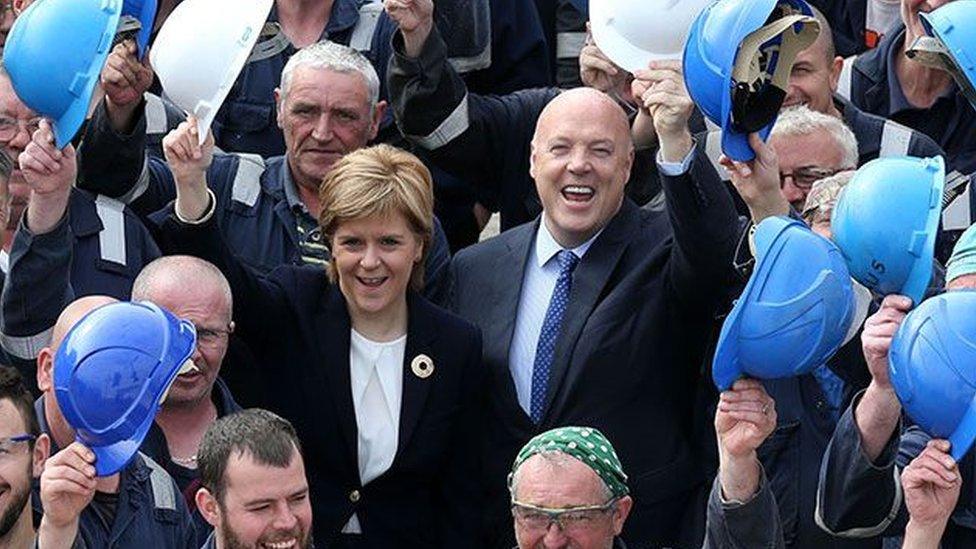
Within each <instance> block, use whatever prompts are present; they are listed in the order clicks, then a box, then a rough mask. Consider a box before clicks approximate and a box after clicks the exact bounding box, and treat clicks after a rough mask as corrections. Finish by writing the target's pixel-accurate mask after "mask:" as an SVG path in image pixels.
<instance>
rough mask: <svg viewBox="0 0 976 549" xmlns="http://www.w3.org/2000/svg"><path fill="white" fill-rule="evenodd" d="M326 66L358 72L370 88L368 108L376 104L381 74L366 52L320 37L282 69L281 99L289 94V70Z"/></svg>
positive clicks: (371, 108) (372, 107) (368, 88)
mask: <svg viewBox="0 0 976 549" xmlns="http://www.w3.org/2000/svg"><path fill="white" fill-rule="evenodd" d="M299 67H307V68H311V69H326V70H330V71H334V72H339V73H344V74H350V73H352V74H359V75H360V76H362V77H363V80H365V81H366V88H367V91H368V92H369V112H370V113H372V112H373V109H375V108H376V103H378V102H379V100H380V77H379V76H378V75H377V74H376V69H375V68H373V64H372V63H370V62H369V59H367V58H366V56H365V55H363V54H361V53H359V52H358V51H356V50H354V49H353V48H350V47H349V46H343V45H342V44H337V43H335V42H331V41H329V40H322V41H321V42H316V43H315V44H312V45H310V46H306V47H304V48H302V49H300V50H298V52H297V53H296V54H295V55H292V56H291V58H290V59H289V60H288V63H286V64H285V68H284V69H283V70H282V71H281V103H284V102H285V99H286V98H287V97H288V90H289V88H290V86H291V73H292V72H293V71H294V70H295V69H297V68H299Z"/></svg>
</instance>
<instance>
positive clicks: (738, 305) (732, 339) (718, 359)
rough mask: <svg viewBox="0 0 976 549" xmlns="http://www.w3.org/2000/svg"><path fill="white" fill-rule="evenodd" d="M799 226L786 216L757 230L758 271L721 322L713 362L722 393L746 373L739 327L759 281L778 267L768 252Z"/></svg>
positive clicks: (774, 218) (770, 219)
mask: <svg viewBox="0 0 976 549" xmlns="http://www.w3.org/2000/svg"><path fill="white" fill-rule="evenodd" d="M797 223H799V222H798V221H795V220H791V219H789V218H786V217H771V218H767V219H766V220H764V221H763V222H762V223H760V225H759V227H757V228H756V233H755V236H754V239H755V243H756V266H755V269H754V270H753V273H752V276H750V277H749V281H748V282H747V283H746V287H745V289H744V290H742V294H741V295H740V296H739V299H737V300H736V302H735V305H734V306H733V307H732V311H731V312H729V315H728V316H727V317H726V318H725V322H724V323H722V331H721V332H720V333H719V336H718V344H717V345H716V347H715V357H714V358H713V359H712V381H713V382H714V383H715V387H717V388H718V390H719V391H726V390H728V389H729V388H731V387H732V384H733V383H735V381H736V380H737V379H739V378H740V377H742V376H743V374H745V371H744V369H743V367H742V363H741V361H740V360H739V327H740V324H741V317H742V313H743V310H744V309H745V308H746V307H747V306H748V304H749V303H750V302H751V300H752V294H753V293H754V292H755V291H756V286H757V285H758V281H759V280H763V279H764V278H766V274H767V273H768V272H769V270H770V269H772V267H773V265H774V264H775V261H773V260H772V259H768V258H775V257H776V255H775V254H773V255H770V254H769V251H770V250H772V249H773V247H774V246H775V245H776V241H777V240H779V238H780V237H781V236H782V235H783V234H784V232H785V231H786V229H787V228H789V227H790V226H792V225H794V224H797Z"/></svg>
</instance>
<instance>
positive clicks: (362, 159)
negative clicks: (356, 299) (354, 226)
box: [319, 145, 434, 291]
mask: <svg viewBox="0 0 976 549" xmlns="http://www.w3.org/2000/svg"><path fill="white" fill-rule="evenodd" d="M319 200H321V203H322V212H321V213H320V214H319V225H320V226H321V227H322V234H323V235H324V236H325V238H326V241H327V242H329V243H332V239H333V237H334V236H335V233H336V229H337V228H338V227H339V225H341V224H342V223H344V222H347V221H351V220H354V219H363V218H366V217H372V216H388V215H392V214H396V213H398V214H400V215H402V216H403V217H404V219H406V221H407V224H408V225H409V226H410V229H411V230H412V231H413V232H414V234H416V235H417V236H418V237H419V238H420V240H421V244H422V246H423V254H422V255H421V258H420V261H418V262H417V264H416V265H414V267H413V271H412V272H411V273H410V287H411V289H413V290H415V291H420V290H421V289H422V288H423V285H424V260H425V259H426V257H427V252H428V250H429V248H430V242H431V239H432V234H433V226H434V190H433V183H432V182H431V176H430V170H428V169H427V167H426V166H424V164H423V162H421V161H420V159H418V158H417V157H416V156H414V155H412V154H410V153H408V152H406V151H402V150H400V149H398V148H396V147H391V146H390V145H376V146H373V147H367V148H364V149H359V150H357V151H354V152H351V153H349V154H347V155H345V156H344V157H343V158H342V159H341V160H339V162H337V163H336V164H335V165H334V166H333V167H332V169H331V170H330V171H329V175H327V176H326V177H325V180H324V181H323V182H322V186H321V187H320V188H319ZM328 274H329V279H330V280H332V282H335V281H336V280H338V272H337V270H336V267H335V263H334V262H332V261H330V262H329V265H328Z"/></svg>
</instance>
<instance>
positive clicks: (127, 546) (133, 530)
mask: <svg viewBox="0 0 976 549" xmlns="http://www.w3.org/2000/svg"><path fill="white" fill-rule="evenodd" d="M34 410H35V411H36V412H37V418H38V421H39V422H40V424H41V431H42V432H44V433H50V429H49V428H48V425H47V418H46V416H45V415H44V403H43V397H42V398H39V399H37V400H36V401H35V402H34ZM59 450H60V448H57V447H56V445H55V444H54V441H53V440H52V441H51V455H54V454H55V453H57V452H58V451H59ZM119 475H120V479H119V491H118V496H119V499H118V502H117V504H116V508H115V513H116V514H115V520H114V522H113V523H112V525H111V527H110V528H106V526H105V525H104V524H103V522H102V520H101V519H100V518H99V517H98V515H97V514H96V513H95V511H93V510H92V508H91V506H89V507H86V508H85V509H84V510H83V511H82V512H81V517H80V518H79V523H78V537H77V538H75V543H74V545H73V546H72V549H132V548H133V547H138V548H140V549H198V548H199V547H200V544H199V543H198V542H197V538H196V531H195V529H194V526H193V519H191V518H190V513H189V511H187V508H186V504H185V503H184V502H183V497H182V496H181V495H180V491H179V488H178V487H177V486H176V483H175V482H173V479H172V478H171V477H170V476H169V474H167V473H166V471H165V470H164V469H163V468H162V466H160V465H159V464H158V463H156V462H155V461H153V460H152V459H150V458H148V457H146V456H145V455H143V454H137V455H136V457H135V458H134V459H133V460H132V461H131V462H130V463H129V464H128V465H126V467H125V468H124V469H122V471H121V472H120V473H119ZM32 502H33V503H32V505H33V507H34V511H35V512H43V509H42V508H41V497H40V484H39V483H37V482H35V483H34V493H33V494H32ZM41 549H43V548H41Z"/></svg>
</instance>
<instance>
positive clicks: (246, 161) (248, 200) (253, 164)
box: [231, 153, 264, 207]
mask: <svg viewBox="0 0 976 549" xmlns="http://www.w3.org/2000/svg"><path fill="white" fill-rule="evenodd" d="M237 156H239V157H240V161H239V162H238V163H237V173H235V174H234V182H233V183H232V187H231V200H233V201H234V202H240V203H241V204H244V205H246V206H248V207H251V206H254V205H255V204H256V203H257V201H258V196H260V195H261V174H263V173H264V159H263V158H261V155H257V154H244V153H237Z"/></svg>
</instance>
